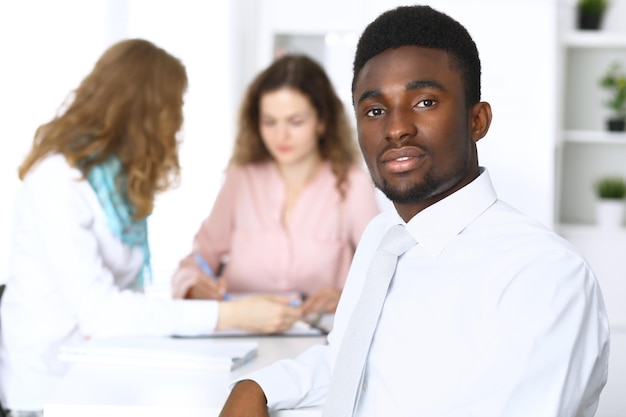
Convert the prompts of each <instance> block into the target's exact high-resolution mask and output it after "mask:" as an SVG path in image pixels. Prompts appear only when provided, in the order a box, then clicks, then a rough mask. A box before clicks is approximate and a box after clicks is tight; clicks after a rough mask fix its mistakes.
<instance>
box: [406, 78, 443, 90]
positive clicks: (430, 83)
mask: <svg viewBox="0 0 626 417" xmlns="http://www.w3.org/2000/svg"><path fill="white" fill-rule="evenodd" d="M418 88H435V89H437V90H442V91H445V89H446V88H445V87H444V86H443V84H441V83H440V82H437V81H434V80H418V81H411V82H410V83H407V84H406V89H407V90H416V89H418Z"/></svg>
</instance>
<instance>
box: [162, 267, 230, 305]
mask: <svg viewBox="0 0 626 417" xmlns="http://www.w3.org/2000/svg"><path fill="white" fill-rule="evenodd" d="M227 287H228V285H227V283H226V279H224V278H218V279H214V278H211V277H209V276H207V275H206V274H205V273H204V272H203V271H202V269H201V268H200V267H199V266H198V265H196V264H195V263H193V262H184V263H181V266H180V267H179V268H178V270H177V271H176V273H175V274H174V277H173V278H172V295H173V297H174V298H195V299H201V300H221V299H223V298H224V294H226V290H227Z"/></svg>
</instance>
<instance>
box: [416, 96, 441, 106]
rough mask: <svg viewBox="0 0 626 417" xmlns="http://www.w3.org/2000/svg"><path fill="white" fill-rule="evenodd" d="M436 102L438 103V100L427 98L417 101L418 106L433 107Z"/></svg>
mask: <svg viewBox="0 0 626 417" xmlns="http://www.w3.org/2000/svg"><path fill="white" fill-rule="evenodd" d="M435 104H437V102H436V101H435V100H432V99H429V98H428V99H426V100H422V101H420V102H419V103H417V106H416V107H432V106H434V105H435Z"/></svg>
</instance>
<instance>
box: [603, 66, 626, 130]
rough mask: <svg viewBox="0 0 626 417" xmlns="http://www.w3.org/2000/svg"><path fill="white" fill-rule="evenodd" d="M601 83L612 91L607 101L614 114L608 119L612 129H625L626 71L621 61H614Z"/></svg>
mask: <svg viewBox="0 0 626 417" xmlns="http://www.w3.org/2000/svg"><path fill="white" fill-rule="evenodd" d="M600 85H601V86H602V87H604V88H605V89H607V90H608V91H609V92H610V94H611V95H610V98H609V99H608V100H607V101H606V102H605V104H606V105H607V107H608V108H609V109H611V111H612V113H613V115H612V116H611V117H610V118H609V119H608V121H607V122H608V123H607V127H608V129H609V130H610V131H614V132H615V131H617V132H621V131H624V127H625V125H626V72H624V70H623V69H622V66H621V64H620V63H619V62H617V61H616V62H613V63H612V64H611V65H610V66H609V68H608V69H607V71H606V73H605V74H604V76H603V77H602V78H601V79H600Z"/></svg>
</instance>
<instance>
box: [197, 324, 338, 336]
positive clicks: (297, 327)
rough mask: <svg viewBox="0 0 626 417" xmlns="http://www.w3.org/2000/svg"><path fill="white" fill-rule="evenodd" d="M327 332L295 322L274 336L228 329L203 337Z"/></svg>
mask: <svg viewBox="0 0 626 417" xmlns="http://www.w3.org/2000/svg"><path fill="white" fill-rule="evenodd" d="M327 334H328V331H327V330H326V329H324V328H322V327H313V326H310V325H309V324H307V323H305V322H303V321H297V322H296V323H295V324H294V325H293V327H291V329H289V330H286V331H284V332H282V333H276V334H271V335H267V334H261V333H253V332H249V331H246V330H239V329H228V330H216V331H215V332H214V333H213V334H210V335H207V336H204V337H233V336H289V337H292V336H326V335H327Z"/></svg>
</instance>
